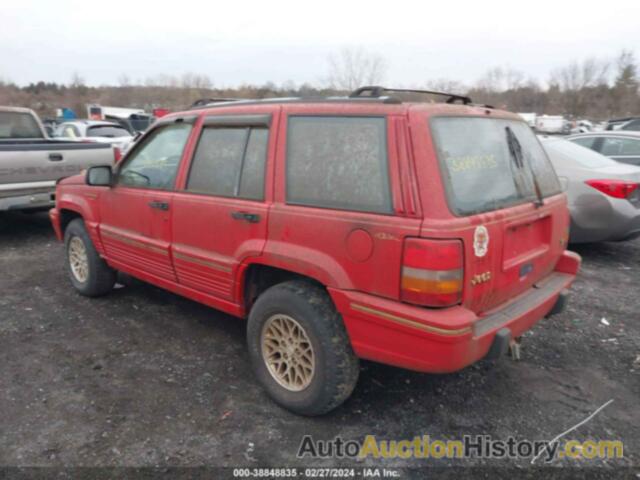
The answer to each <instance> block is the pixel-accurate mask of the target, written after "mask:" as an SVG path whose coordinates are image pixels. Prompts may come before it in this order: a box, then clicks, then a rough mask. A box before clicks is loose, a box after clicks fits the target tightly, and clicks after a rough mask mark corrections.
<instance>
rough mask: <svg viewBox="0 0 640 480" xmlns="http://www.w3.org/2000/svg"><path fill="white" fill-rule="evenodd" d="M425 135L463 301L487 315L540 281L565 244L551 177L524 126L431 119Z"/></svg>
mask: <svg viewBox="0 0 640 480" xmlns="http://www.w3.org/2000/svg"><path fill="white" fill-rule="evenodd" d="M430 125H431V131H432V137H433V141H434V146H435V149H436V155H437V157H438V160H439V162H440V170H441V172H442V178H443V182H444V185H445V190H446V193H447V202H448V205H449V208H450V210H451V212H452V213H453V214H454V215H455V216H456V217H458V220H457V221H456V222H454V223H455V225H457V227H456V228H455V233H454V234H453V235H452V237H455V238H460V239H462V241H463V244H464V256H465V259H464V290H463V299H462V303H463V305H464V306H465V307H467V308H469V309H471V310H473V311H474V312H476V313H483V312H486V311H489V310H491V309H493V308H495V307H497V306H499V305H501V304H502V303H504V302H506V301H507V300H509V299H511V298H513V297H515V296H517V295H518V294H520V293H522V292H524V291H526V290H527V289H529V288H531V287H532V286H533V285H534V284H536V283H537V282H540V281H541V280H542V279H543V278H544V277H546V276H547V275H548V274H549V273H550V272H551V271H552V270H553V268H554V266H555V264H556V262H557V260H558V259H559V258H560V256H561V255H562V252H563V251H564V249H565V246H566V240H567V236H568V225H569V213H568V210H567V207H566V199H565V196H564V195H561V187H560V183H559V181H558V178H557V176H556V173H555V171H554V169H553V167H552V166H551V163H550V162H549V159H548V158H547V156H546V153H545V152H544V150H543V148H542V146H541V145H540V143H539V141H538V139H537V138H536V137H535V135H534V134H533V132H532V131H531V129H530V128H529V127H528V126H527V124H526V123H525V122H523V121H518V120H511V119H500V118H490V117H471V116H467V117H435V118H432V119H431V123H430Z"/></svg>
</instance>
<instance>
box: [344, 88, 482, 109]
mask: <svg viewBox="0 0 640 480" xmlns="http://www.w3.org/2000/svg"><path fill="white" fill-rule="evenodd" d="M385 92H400V93H423V94H428V95H441V96H444V97H448V98H447V100H446V103H456V102H461V103H462V104H463V105H471V104H472V103H473V102H472V101H471V98H469V97H467V96H464V95H457V94H455V93H446V92H436V91H432V90H414V89H406V88H386V87H381V86H375V85H371V86H367V87H360V88H358V89H356V90H354V91H353V92H351V93H350V94H349V98H361V97H374V98H375V97H382V96H383V94H384V93H385Z"/></svg>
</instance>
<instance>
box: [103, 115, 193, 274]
mask: <svg viewBox="0 0 640 480" xmlns="http://www.w3.org/2000/svg"><path fill="white" fill-rule="evenodd" d="M191 129H192V125H191V123H190V121H189V120H185V119H175V120H173V121H170V122H164V123H163V124H162V125H159V126H158V127H157V128H155V129H154V130H153V131H152V132H150V133H149V134H148V135H146V136H145V138H144V139H142V140H141V141H140V143H138V144H136V147H135V149H134V150H132V151H131V153H130V154H129V155H127V158H126V159H125V160H123V163H122V164H121V167H120V168H119V170H118V172H117V173H116V176H115V185H114V186H113V187H111V188H110V189H109V190H108V191H107V192H105V193H104V194H102V195H101V196H100V207H101V209H100V210H101V223H100V236H101V239H102V242H103V245H104V248H105V251H106V253H107V257H108V259H109V261H110V263H112V264H113V265H114V266H115V267H117V268H121V269H123V270H125V271H130V272H131V273H133V274H137V275H141V276H143V277H144V276H147V275H148V276H151V277H152V278H153V280H156V281H157V280H158V279H160V280H169V281H172V282H175V281H176V276H175V273H174V270H173V265H172V262H171V255H170V245H171V215H172V207H173V205H172V201H173V195H174V193H173V191H174V182H175V178H176V174H177V171H178V166H179V165H180V162H181V159H182V156H183V153H184V151H185V146H186V144H187V142H188V140H189V136H190V133H191Z"/></svg>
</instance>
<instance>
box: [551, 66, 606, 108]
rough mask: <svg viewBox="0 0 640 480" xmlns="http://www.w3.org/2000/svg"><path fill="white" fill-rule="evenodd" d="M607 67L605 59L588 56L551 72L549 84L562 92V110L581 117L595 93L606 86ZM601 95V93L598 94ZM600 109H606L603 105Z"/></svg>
mask: <svg viewBox="0 0 640 480" xmlns="http://www.w3.org/2000/svg"><path fill="white" fill-rule="evenodd" d="M609 67H610V64H609V62H607V61H603V60H598V59H596V58H593V57H590V58H587V59H585V60H583V61H582V62H578V61H575V62H572V63H570V64H569V65H567V66H566V67H563V68H560V69H557V70H554V71H553V72H552V73H551V79H550V81H549V84H550V85H555V86H557V88H558V89H559V91H560V92H562V99H563V110H564V111H565V113H568V114H569V115H572V116H574V117H581V116H584V115H585V114H587V111H588V110H589V109H590V107H591V106H593V103H594V98H595V96H594V95H595V93H596V92H598V91H601V90H603V88H608V80H609V78H608V77H609ZM599 97H602V95H599ZM598 107H599V109H600V110H608V109H609V107H608V106H605V105H599V106H598Z"/></svg>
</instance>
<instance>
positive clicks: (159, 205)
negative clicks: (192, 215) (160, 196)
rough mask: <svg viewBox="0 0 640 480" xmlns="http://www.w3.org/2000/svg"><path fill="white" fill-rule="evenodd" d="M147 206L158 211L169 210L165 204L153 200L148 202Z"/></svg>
mask: <svg viewBox="0 0 640 480" xmlns="http://www.w3.org/2000/svg"><path fill="white" fill-rule="evenodd" d="M149 206H150V207H151V208H157V209H158V210H164V211H167V210H169V204H168V203H167V202H159V201H157V200H154V201H153V202H149Z"/></svg>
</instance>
